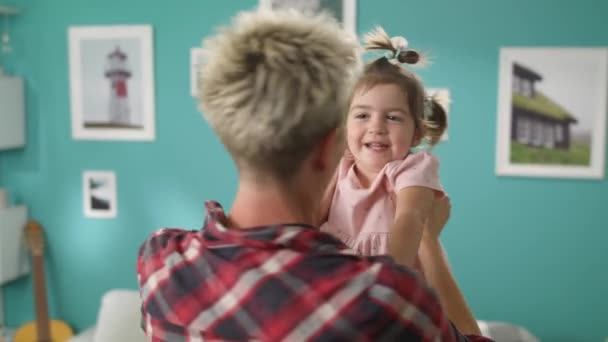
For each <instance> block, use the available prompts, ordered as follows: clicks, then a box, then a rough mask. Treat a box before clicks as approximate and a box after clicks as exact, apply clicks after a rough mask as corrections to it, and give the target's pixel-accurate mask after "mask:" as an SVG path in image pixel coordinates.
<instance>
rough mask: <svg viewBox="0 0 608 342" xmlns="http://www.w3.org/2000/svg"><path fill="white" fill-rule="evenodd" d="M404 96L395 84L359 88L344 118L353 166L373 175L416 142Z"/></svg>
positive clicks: (405, 153) (413, 126)
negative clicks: (345, 118)
mask: <svg viewBox="0 0 608 342" xmlns="http://www.w3.org/2000/svg"><path fill="white" fill-rule="evenodd" d="M407 100H408V99H407V97H406V96H405V94H404V93H403V91H402V90H401V88H399V87H398V86H397V85H394V84H380V85H377V86H374V87H372V88H371V89H368V90H363V91H362V90H359V91H357V92H356V93H355V95H354V96H353V100H352V101H351V104H350V108H349V112H348V118H347V120H346V129H347V142H348V148H349V150H350V152H351V153H352V154H353V157H354V159H355V162H356V165H357V168H358V169H359V170H360V171H361V172H363V173H364V174H366V175H369V176H371V175H375V174H377V173H378V172H380V170H382V168H383V167H384V165H386V164H387V163H389V162H391V161H395V160H399V159H403V158H405V156H407V154H408V153H409V151H410V148H411V147H412V146H416V145H418V143H420V139H419V138H418V134H417V130H416V124H415V121H414V117H413V115H412V113H410V109H409V106H408V101H407Z"/></svg>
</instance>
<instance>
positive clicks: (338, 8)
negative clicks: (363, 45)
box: [260, 0, 357, 34]
mask: <svg viewBox="0 0 608 342" xmlns="http://www.w3.org/2000/svg"><path fill="white" fill-rule="evenodd" d="M260 7H261V8H268V9H281V8H295V9H297V10H300V11H303V12H306V13H318V12H321V11H328V12H330V13H331V14H332V15H333V16H334V17H335V18H336V19H338V21H339V22H341V23H342V25H343V26H344V29H345V30H348V31H350V32H352V33H354V34H357V0H260Z"/></svg>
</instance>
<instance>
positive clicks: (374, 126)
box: [367, 117, 387, 135]
mask: <svg viewBox="0 0 608 342" xmlns="http://www.w3.org/2000/svg"><path fill="white" fill-rule="evenodd" d="M367 133H369V134H374V135H375V134H386V133H387V130H386V124H385V122H384V120H382V118H379V117H374V118H372V120H370V122H369V127H368V129H367Z"/></svg>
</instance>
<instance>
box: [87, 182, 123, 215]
mask: <svg viewBox="0 0 608 342" xmlns="http://www.w3.org/2000/svg"><path fill="white" fill-rule="evenodd" d="M116 187H117V184H116V174H115V173H114V172H113V171H84V172H83V174H82V189H83V192H82V193H83V196H82V199H83V208H84V216H85V217H89V218H103V219H111V218H115V217H116V216H117V215H118V200H117V197H116V191H117V190H116Z"/></svg>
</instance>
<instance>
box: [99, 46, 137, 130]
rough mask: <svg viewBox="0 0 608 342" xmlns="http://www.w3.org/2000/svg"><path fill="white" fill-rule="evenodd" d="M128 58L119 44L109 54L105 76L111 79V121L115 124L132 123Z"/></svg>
mask: <svg viewBox="0 0 608 342" xmlns="http://www.w3.org/2000/svg"><path fill="white" fill-rule="evenodd" d="M127 58H128V57H127V55H126V54H125V53H124V52H122V51H121V50H120V47H118V46H117V47H116V49H114V51H112V52H111V53H110V54H108V66H107V69H106V72H105V76H106V78H108V79H109V80H110V107H109V110H110V122H111V123H114V124H122V125H129V124H131V120H130V109H129V96H128V91H127V89H128V88H127V80H128V79H129V78H130V77H131V70H130V68H129V66H128V64H127Z"/></svg>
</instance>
